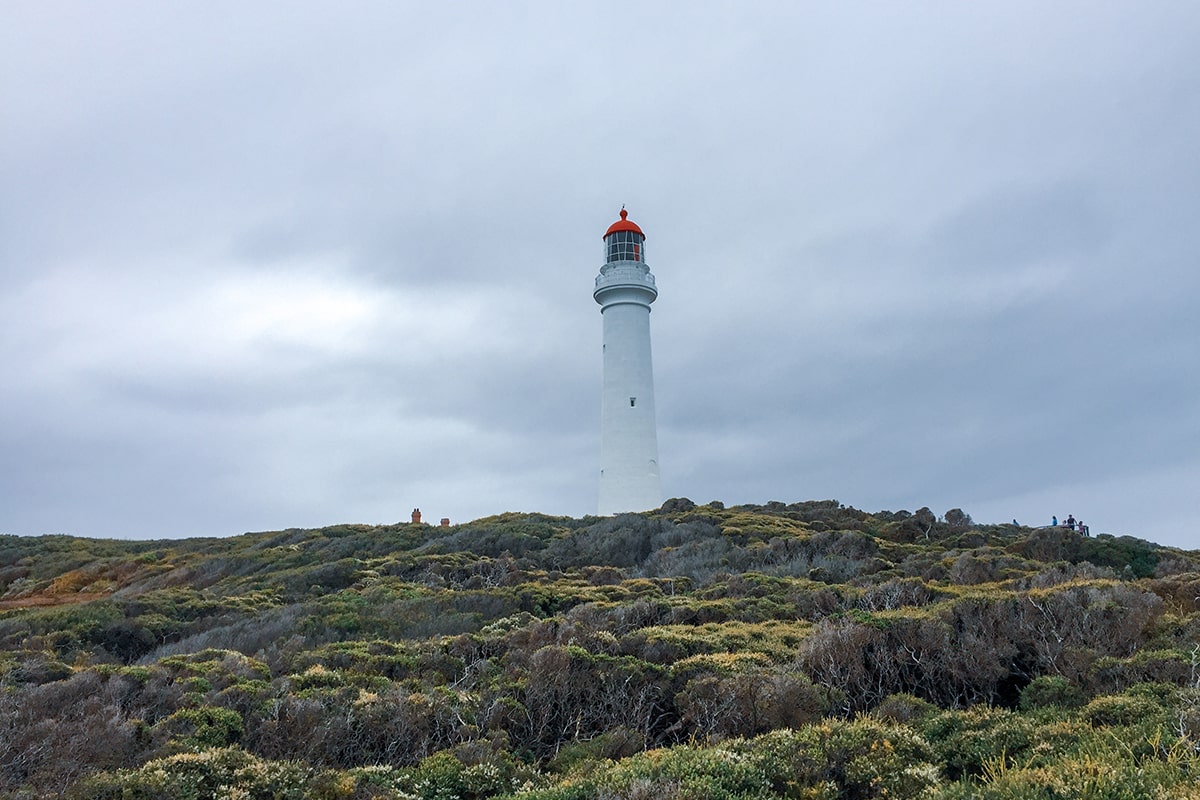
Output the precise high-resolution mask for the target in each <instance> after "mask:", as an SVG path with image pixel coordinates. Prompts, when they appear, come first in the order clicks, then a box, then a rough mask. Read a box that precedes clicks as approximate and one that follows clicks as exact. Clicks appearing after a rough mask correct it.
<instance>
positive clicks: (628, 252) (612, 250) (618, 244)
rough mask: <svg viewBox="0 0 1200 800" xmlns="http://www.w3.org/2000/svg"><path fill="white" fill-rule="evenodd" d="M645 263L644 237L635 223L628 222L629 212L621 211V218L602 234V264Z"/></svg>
mask: <svg viewBox="0 0 1200 800" xmlns="http://www.w3.org/2000/svg"><path fill="white" fill-rule="evenodd" d="M615 261H638V262H642V263H644V262H645V261H646V235H645V234H644V233H642V229H641V228H639V227H638V226H637V223H635V222H630V221H629V212H628V211H626V210H625V209H624V208H622V209H621V218H620V219H619V220H617V221H616V222H614V223H613V224H612V225H609V226H608V230H607V231H606V232H605V233H604V263H606V264H612V263H613V262H615Z"/></svg>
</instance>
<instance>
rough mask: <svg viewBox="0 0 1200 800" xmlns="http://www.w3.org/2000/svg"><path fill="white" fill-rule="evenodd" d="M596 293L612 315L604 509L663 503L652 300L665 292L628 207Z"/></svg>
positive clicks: (604, 413)
mask: <svg viewBox="0 0 1200 800" xmlns="http://www.w3.org/2000/svg"><path fill="white" fill-rule="evenodd" d="M592 297H594V298H595V299H596V302H597V303H599V304H600V314H601V316H602V317H603V319H604V338H603V345H602V350H603V353H604V390H603V392H602V393H601V400H600V514H601V515H602V516H605V515H609V514H619V513H621V512H623V511H647V510H649V509H652V508H658V507H659V506H660V505H662V486H661V484H660V482H659V477H658V433H657V430H656V427H655V422H654V369H653V366H652V365H651V361H650V304H651V303H653V302H654V300H655V298H657V297H658V289H657V288H655V286H654V276H653V275H652V274H651V273H650V268H649V267H647V266H646V236H645V234H643V233H642V229H641V228H639V227H638V226H637V224H636V223H634V222H633V221H632V220H630V219H629V212H627V211H626V210H625V209H624V208H622V209H621V219H619V220H618V221H616V222H614V223H613V224H612V225H610V226H609V228H608V230H607V231H606V232H605V234H604V266H602V267H600V274H599V275H598V276H597V277H596V291H595V292H593V293H592Z"/></svg>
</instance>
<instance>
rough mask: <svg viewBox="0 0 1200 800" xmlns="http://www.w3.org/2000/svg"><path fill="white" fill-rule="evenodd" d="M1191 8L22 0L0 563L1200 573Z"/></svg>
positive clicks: (2, 227) (2, 167) (1196, 10)
mask: <svg viewBox="0 0 1200 800" xmlns="http://www.w3.org/2000/svg"><path fill="white" fill-rule="evenodd" d="M1197 42H1200V4H1196V3H1188V2H1176V3H1159V2H1149V3H1141V2H1138V3H1132V2H1131V3H1093V2H1081V3H1077V4H1075V3H1069V2H1056V3H1045V2H1042V1H1041V0H1038V1H1037V2H1029V3H1021V2H1013V1H1012V0H1004V2H994V3H949V2H947V3H923V4H914V3H866V4H856V3H842V2H839V3H825V4H810V3H799V2H796V3H793V2H779V3H732V2H731V3H704V4H696V3H682V2H675V3H612V2H605V3H574V2H572V3H567V2H545V3H514V2H462V3H416V2H378V3H371V2H351V3H332V2H330V3H315V2H296V1H295V0H289V2H279V3H267V2H254V3H245V2H241V0H239V2H228V3H221V2H203V3H201V2H194V3H184V2H179V3H174V2H173V3H158V2H143V3H122V2H105V3H93V2H83V1H82V0H81V1H80V2H50V1H48V0H30V1H29V2H16V1H14V2H5V3H3V4H2V5H0V114H2V117H0V381H2V389H0V532H5V533H18V534H42V533H69V534H75V535H81V536H97V537H132V538H159V537H182V536H223V535H230V534H237V533H241V532H243V531H247V530H273V529H280V528H285V527H293V526H296V527H312V526H319V525H326V524H332V523H338V522H366V523H383V522H394V521H397V520H406V519H407V518H408V515H409V513H410V512H411V510H412V509H413V508H414V507H417V506H419V507H420V508H421V509H422V511H423V512H424V514H425V517H426V519H427V520H429V519H433V520H436V519H438V518H440V517H443V516H447V517H450V518H451V519H452V520H453V521H454V522H462V521H467V520H469V519H473V518H477V517H481V516H484V515H488V514H493V513H499V512H503V511H542V512H547V513H552V514H569V515H572V516H582V515H584V514H587V513H593V512H594V511H595V505H596V496H597V478H598V471H599V419H600V415H599V410H600V409H599V405H600V379H601V360H600V359H601V355H600V333H601V318H600V314H599V307H598V306H597V305H596V304H595V302H594V301H593V300H592V296H591V293H592V289H593V280H594V278H595V275H596V274H597V272H598V270H599V267H600V265H601V263H602V260H603V258H602V250H601V236H602V234H603V232H604V230H605V229H606V228H607V227H608V225H609V224H610V223H611V222H613V221H614V220H616V219H617V212H618V211H619V210H620V208H621V205H622V204H625V205H626V206H627V208H628V209H629V212H630V218H631V219H633V220H635V221H636V222H637V223H638V224H639V225H640V226H641V227H642V228H643V230H644V231H645V232H646V236H647V255H648V258H647V261H648V263H649V265H650V267H651V269H652V270H653V272H654V274H655V275H656V277H657V281H658V287H659V292H660V294H659V299H658V301H657V302H656V303H655V305H654V310H653V314H652V315H651V326H652V331H653V347H654V362H655V380H656V394H657V405H658V426H659V427H658V431H659V449H660V463H661V469H662V476H663V486H664V492H665V496H667V497H672V496H685V497H690V498H692V499H693V500H695V501H696V502H698V503H703V502H707V501H709V500H713V499H719V500H722V501H724V502H725V503H727V504H733V503H763V502H766V501H768V500H782V501H786V502H794V501H799V500H808V499H827V498H835V499H837V500H839V501H841V502H843V503H846V504H849V505H853V506H856V507H859V508H863V509H866V510H870V511H875V510H879V509H890V510H898V509H902V508H903V509H908V510H910V511H911V510H915V509H917V508H920V507H921V506H929V507H930V508H932V509H933V510H934V511H935V512H937V513H939V514H941V513H944V512H945V511H946V510H947V509H950V508H954V507H961V508H962V509H964V510H965V511H967V512H968V513H969V514H971V515H972V516H973V517H974V518H975V519H976V520H977V521H980V522H1006V521H1011V520H1012V519H1013V518H1016V519H1018V520H1019V521H1020V522H1022V523H1025V524H1048V523H1049V521H1050V517H1051V515H1052V514H1055V515H1057V516H1058V517H1059V518H1060V519H1061V518H1064V517H1066V516H1067V515H1068V514H1074V515H1075V516H1076V517H1081V518H1082V519H1083V520H1085V521H1086V522H1087V523H1088V524H1089V525H1090V526H1091V529H1092V532H1093V533H1099V532H1111V533H1115V534H1131V535H1136V536H1140V537H1143V538H1148V539H1152V540H1155V541H1158V542H1162V543H1166V544H1174V545H1177V546H1183V547H1189V548H1196V547H1200V533H1198V531H1200V524H1198V523H1197V518H1198V517H1200V508H1198V505H1200V503H1198V502H1197V499H1198V496H1200V447H1198V443H1200V369H1197V361H1198V353H1200V311H1198V309H1197V301H1198V300H1200V263H1198V262H1200V258H1198V255H1197V254H1198V253H1200V57H1198V55H1197V49H1196V47H1197Z"/></svg>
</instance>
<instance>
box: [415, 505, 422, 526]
mask: <svg viewBox="0 0 1200 800" xmlns="http://www.w3.org/2000/svg"><path fill="white" fill-rule="evenodd" d="M420 524H421V509H419V508H414V509H413V525H420Z"/></svg>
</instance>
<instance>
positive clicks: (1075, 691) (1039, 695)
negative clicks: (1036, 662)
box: [1020, 675, 1087, 711]
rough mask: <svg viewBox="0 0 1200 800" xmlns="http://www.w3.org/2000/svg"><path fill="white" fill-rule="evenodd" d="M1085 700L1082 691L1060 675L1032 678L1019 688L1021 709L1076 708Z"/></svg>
mask: <svg viewBox="0 0 1200 800" xmlns="http://www.w3.org/2000/svg"><path fill="white" fill-rule="evenodd" d="M1086 700H1087V698H1086V696H1085V695H1084V693H1083V691H1082V690H1081V689H1080V688H1079V687H1078V686H1076V685H1074V684H1073V683H1071V682H1070V681H1068V680H1067V679H1066V678H1064V677H1062V676H1061V675H1042V676H1041V677H1039V678H1034V679H1033V680H1032V681H1030V682H1029V685H1028V686H1026V687H1025V688H1024V689H1022V690H1021V700H1020V704H1021V710H1022V711H1031V710H1033V709H1036V708H1050V707H1059V708H1078V707H1079V706H1081V705H1083V704H1084V702H1085V701H1086Z"/></svg>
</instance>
